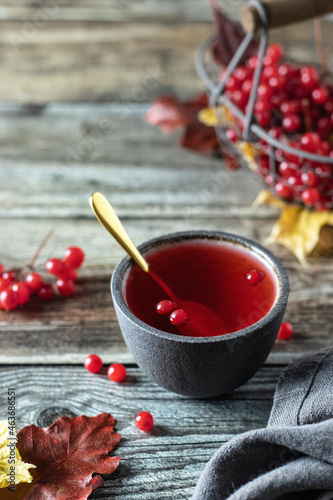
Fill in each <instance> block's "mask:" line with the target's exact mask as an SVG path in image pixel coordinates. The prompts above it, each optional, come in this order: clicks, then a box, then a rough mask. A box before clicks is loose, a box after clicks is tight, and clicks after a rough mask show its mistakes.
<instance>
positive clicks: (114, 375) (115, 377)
mask: <svg viewBox="0 0 333 500" xmlns="http://www.w3.org/2000/svg"><path fill="white" fill-rule="evenodd" d="M108 377H109V379H110V380H112V381H113V382H123V381H124V380H125V378H126V368H125V366H124V365H121V364H120V363H113V364H112V365H110V366H109V368H108Z"/></svg>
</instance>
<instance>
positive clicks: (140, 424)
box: [135, 411, 154, 432]
mask: <svg viewBox="0 0 333 500" xmlns="http://www.w3.org/2000/svg"><path fill="white" fill-rule="evenodd" d="M135 425H136V426H137V428H138V429H140V431H144V432H147V431H150V429H151V428H152V427H153V425H154V418H153V416H152V414H151V413H149V412H148V411H141V412H140V413H138V414H137V416H136V417H135Z"/></svg>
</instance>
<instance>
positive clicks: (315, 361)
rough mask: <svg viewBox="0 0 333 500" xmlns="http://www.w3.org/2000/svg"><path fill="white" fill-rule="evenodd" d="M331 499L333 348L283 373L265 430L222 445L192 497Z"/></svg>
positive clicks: (196, 499)
mask: <svg viewBox="0 0 333 500" xmlns="http://www.w3.org/2000/svg"><path fill="white" fill-rule="evenodd" d="M225 499H228V500H273V499H278V500H333V349H325V350H322V351H319V352H317V353H315V354H312V355H310V356H306V357H302V358H299V359H297V360H296V361H295V362H294V363H292V364H291V365H290V366H288V368H287V369H286V370H285V372H284V373H283V374H282V376H281V378H280V380H279V382H278V385H277V388H276V392H275V396H274V402H273V408H272V411H271V415H270V418H269V421H268V425H267V427H266V428H265V429H259V430H254V431H250V432H246V433H244V434H241V435H239V436H236V437H234V438H233V439H231V440H230V441H229V442H228V443H226V444H225V445H223V446H222V447H221V448H220V449H219V450H218V451H217V452H216V453H215V455H214V456H213V457H212V458H211V460H210V461H209V462H208V464H207V465H206V467H205V469H204V471H203V473H202V475H201V477H200V479H199V482H198V484H197V486H196V489H195V492H194V494H193V496H192V500H225Z"/></svg>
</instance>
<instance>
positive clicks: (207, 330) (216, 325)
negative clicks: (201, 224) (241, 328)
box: [89, 193, 227, 337]
mask: <svg viewBox="0 0 333 500" xmlns="http://www.w3.org/2000/svg"><path fill="white" fill-rule="evenodd" d="M89 203H90V206H91V208H92V210H93V212H94V214H95V215H96V217H97V219H98V220H99V222H100V223H101V224H102V225H103V226H104V227H105V229H106V230H107V231H108V232H109V233H110V234H111V235H112V236H113V237H114V238H115V239H116V240H117V242H118V243H119V244H120V246H122V247H123V249H124V250H125V251H126V252H127V253H128V255H130V257H132V259H133V260H134V261H135V262H136V263H137V265H138V266H139V267H140V268H141V269H142V270H143V271H144V272H145V273H147V274H148V275H149V276H150V277H151V278H152V279H153V280H154V281H155V283H156V284H157V285H158V286H159V287H160V288H162V290H163V291H164V292H165V293H166V295H167V296H168V297H169V298H170V300H172V302H174V303H175V304H176V306H177V308H178V309H184V311H186V312H187V314H188V316H189V320H188V321H187V322H186V323H185V324H182V325H177V328H178V330H179V331H180V332H181V333H182V334H183V335H187V336H190V337H207V336H210V335H212V336H215V335H222V334H224V333H227V332H226V330H225V327H224V325H223V322H222V321H221V319H220V318H219V317H218V316H217V314H215V313H214V312H213V311H212V310H210V309H209V308H208V307H206V306H204V305H203V304H200V303H199V302H194V301H192V300H182V299H180V298H179V297H177V296H176V295H175V294H174V293H173V292H172V290H170V288H169V287H168V286H167V284H166V283H164V281H163V280H162V279H161V278H160V276H158V275H157V274H156V273H155V272H154V271H153V270H151V269H149V265H148V263H147V262H146V261H145V259H144V258H143V256H142V255H141V253H140V252H139V250H138V249H137V248H136V246H135V245H134V243H133V242H132V240H131V239H130V237H129V236H128V234H127V233H126V231H125V229H124V227H123V225H122V223H121V222H120V220H119V219H118V217H117V214H116V213H115V211H114V210H113V208H112V206H111V204H110V203H109V202H108V200H107V199H106V198H105V197H104V196H103V195H102V194H101V193H94V194H93V195H92V196H90V198H89Z"/></svg>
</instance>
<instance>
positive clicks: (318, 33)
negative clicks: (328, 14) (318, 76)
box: [313, 17, 330, 75]
mask: <svg viewBox="0 0 333 500" xmlns="http://www.w3.org/2000/svg"><path fill="white" fill-rule="evenodd" d="M313 33H314V40H315V44H316V51H317V55H318V60H319V63H320V66H321V68H322V71H323V73H324V74H325V75H329V73H330V71H329V68H328V62H327V57H326V53H325V48H324V41H323V25H322V22H321V19H320V18H319V17H318V18H316V19H314V20H313Z"/></svg>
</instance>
